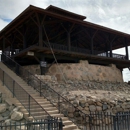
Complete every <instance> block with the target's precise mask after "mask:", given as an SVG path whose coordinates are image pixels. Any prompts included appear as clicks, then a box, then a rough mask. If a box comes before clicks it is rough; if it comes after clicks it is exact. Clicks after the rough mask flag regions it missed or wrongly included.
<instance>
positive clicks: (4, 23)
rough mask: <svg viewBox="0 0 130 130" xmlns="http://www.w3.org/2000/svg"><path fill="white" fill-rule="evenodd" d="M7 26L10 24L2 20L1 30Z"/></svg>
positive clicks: (0, 20)
mask: <svg viewBox="0 0 130 130" xmlns="http://www.w3.org/2000/svg"><path fill="white" fill-rule="evenodd" d="M7 24H8V22H6V21H4V20H2V19H0V30H1V29H2V28H3V27H5V26H6V25H7Z"/></svg>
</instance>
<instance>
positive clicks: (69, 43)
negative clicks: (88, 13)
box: [67, 32, 71, 51]
mask: <svg viewBox="0 0 130 130" xmlns="http://www.w3.org/2000/svg"><path fill="white" fill-rule="evenodd" d="M67 38H68V50H69V51H71V41H70V32H67Z"/></svg>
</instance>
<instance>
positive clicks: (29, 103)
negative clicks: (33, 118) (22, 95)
mask: <svg viewBox="0 0 130 130" xmlns="http://www.w3.org/2000/svg"><path fill="white" fill-rule="evenodd" d="M28 111H29V116H30V115H31V114H30V95H29V96H28Z"/></svg>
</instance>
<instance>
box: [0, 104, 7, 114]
mask: <svg viewBox="0 0 130 130" xmlns="http://www.w3.org/2000/svg"><path fill="white" fill-rule="evenodd" d="M6 108H7V105H6V104H0V113H3V112H5V111H6Z"/></svg>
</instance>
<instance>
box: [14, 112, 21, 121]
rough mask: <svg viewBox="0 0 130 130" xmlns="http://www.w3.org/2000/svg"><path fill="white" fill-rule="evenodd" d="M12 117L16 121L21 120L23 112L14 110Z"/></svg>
mask: <svg viewBox="0 0 130 130" xmlns="http://www.w3.org/2000/svg"><path fill="white" fill-rule="evenodd" d="M11 119H12V120H14V121H19V120H21V119H23V113H22V112H18V111H14V112H13V113H12V115H11Z"/></svg>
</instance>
